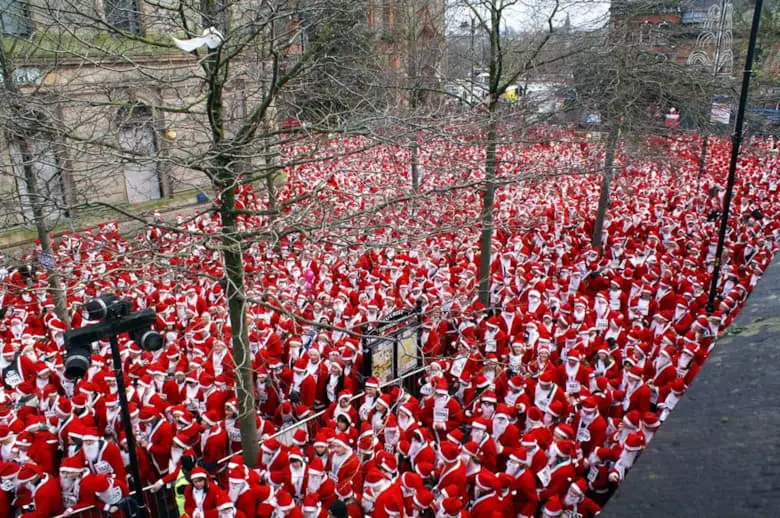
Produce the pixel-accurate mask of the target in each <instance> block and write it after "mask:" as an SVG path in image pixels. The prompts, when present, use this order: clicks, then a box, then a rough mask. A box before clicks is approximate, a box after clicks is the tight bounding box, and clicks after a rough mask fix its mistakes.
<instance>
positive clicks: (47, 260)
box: [37, 252, 57, 270]
mask: <svg viewBox="0 0 780 518" xmlns="http://www.w3.org/2000/svg"><path fill="white" fill-rule="evenodd" d="M37 260H38V264H40V265H41V266H43V267H44V268H46V269H48V270H53V269H54V268H55V267H56V266H57V261H56V260H55V258H54V254H50V253H48V252H38V254H37Z"/></svg>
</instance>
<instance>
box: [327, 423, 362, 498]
mask: <svg viewBox="0 0 780 518" xmlns="http://www.w3.org/2000/svg"><path fill="white" fill-rule="evenodd" d="M328 447H329V449H330V461H331V465H330V477H331V478H332V479H333V481H334V482H335V484H336V487H339V486H342V485H344V484H347V483H350V484H353V485H354V486H355V487H361V482H362V481H361V480H359V479H360V461H359V460H358V457H357V455H355V452H354V451H353V450H352V447H351V446H350V443H349V439H348V438H347V436H346V435H345V434H343V433H341V434H339V435H337V436H336V437H334V438H333V439H331V441H330V443H329V445H328Z"/></svg>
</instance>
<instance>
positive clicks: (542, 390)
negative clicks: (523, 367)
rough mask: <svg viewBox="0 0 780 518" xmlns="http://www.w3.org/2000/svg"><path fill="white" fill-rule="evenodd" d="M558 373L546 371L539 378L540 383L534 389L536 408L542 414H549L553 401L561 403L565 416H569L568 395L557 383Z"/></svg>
mask: <svg viewBox="0 0 780 518" xmlns="http://www.w3.org/2000/svg"><path fill="white" fill-rule="evenodd" d="M556 377H557V376H556V373H555V372H554V371H553V370H551V369H550V370H546V371H545V372H543V373H542V374H541V375H540V376H539V382H538V383H537V384H536V388H535V389H534V400H533V403H534V406H536V407H537V408H539V409H540V410H541V411H542V412H547V411H548V410H549V408H550V405H551V404H552V403H553V401H557V402H559V403H560V404H561V405H562V406H563V408H564V414H568V411H567V410H566V409H567V408H568V402H567V401H566V394H565V392H564V390H563V389H561V388H560V387H559V386H558V385H556V383H555V378H556Z"/></svg>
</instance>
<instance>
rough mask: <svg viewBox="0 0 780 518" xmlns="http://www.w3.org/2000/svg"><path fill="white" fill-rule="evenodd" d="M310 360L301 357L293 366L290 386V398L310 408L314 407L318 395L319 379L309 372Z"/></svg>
mask: <svg viewBox="0 0 780 518" xmlns="http://www.w3.org/2000/svg"><path fill="white" fill-rule="evenodd" d="M308 365H309V362H308V360H307V359H306V358H299V359H298V360H297V361H296V362H295V366H294V367H293V381H292V385H291V386H290V392H289V393H290V398H291V399H292V400H293V401H295V400H296V399H297V401H298V402H299V403H300V404H302V405H306V406H307V407H309V408H314V403H315V400H316V396H317V380H315V379H314V376H312V375H311V374H309V373H308V371H307V368H308ZM296 394H297V395H296Z"/></svg>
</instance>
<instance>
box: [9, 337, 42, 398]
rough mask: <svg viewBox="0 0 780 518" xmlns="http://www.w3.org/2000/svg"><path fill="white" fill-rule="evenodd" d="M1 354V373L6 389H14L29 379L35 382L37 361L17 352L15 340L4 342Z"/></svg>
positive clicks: (30, 381)
mask: <svg viewBox="0 0 780 518" xmlns="http://www.w3.org/2000/svg"><path fill="white" fill-rule="evenodd" d="M1 351H2V354H0V374H1V375H2V378H3V379H2V381H3V384H4V385H5V387H6V389H10V390H12V389H14V388H16V387H17V386H18V385H19V384H20V383H22V382H24V381H27V382H29V383H32V384H34V383H35V362H34V361H33V360H31V359H30V358H29V357H28V356H26V355H24V354H21V353H20V352H17V350H16V348H15V347H14V344H13V342H10V341H9V342H7V343H5V344H2V349H1Z"/></svg>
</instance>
